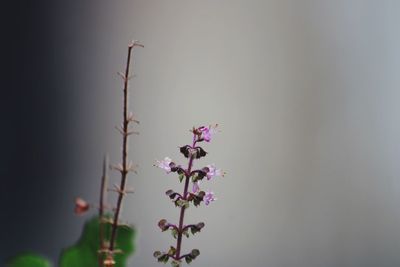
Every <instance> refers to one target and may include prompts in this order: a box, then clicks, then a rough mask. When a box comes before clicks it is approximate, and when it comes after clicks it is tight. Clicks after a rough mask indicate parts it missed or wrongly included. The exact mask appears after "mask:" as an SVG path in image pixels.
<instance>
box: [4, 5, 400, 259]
mask: <svg viewBox="0 0 400 267" xmlns="http://www.w3.org/2000/svg"><path fill="white" fill-rule="evenodd" d="M46 8H47V9H45V10H46V11H41V10H39V9H38V10H36V9H34V8H32V10H33V11H32V14H35V16H37V17H40V14H42V13H45V14H47V17H45V19H43V25H45V26H46V31H45V32H46V34H47V35H48V36H50V37H48V36H47V37H43V39H41V40H43V42H44V43H45V44H47V46H45V48H43V46H41V48H39V51H42V53H43V54H45V55H46V61H45V62H41V63H40V58H38V59H36V60H34V56H33V55H29V56H30V57H31V58H32V59H33V60H32V61H33V62H39V63H37V65H38V66H39V69H40V66H41V64H44V65H45V66H46V68H47V69H48V70H49V76H46V75H45V72H44V71H43V73H42V75H43V80H40V79H38V78H37V76H35V75H34V74H31V75H32V77H36V78H35V86H36V87H37V88H38V89H37V90H39V91H38V92H40V85H41V84H47V87H45V88H47V91H46V92H53V94H54V95H52V94H50V95H49V94H48V93H46V94H43V98H41V97H37V99H36V98H33V99H32V100H34V101H37V102H38V103H41V104H35V105H34V107H35V108H36V109H34V111H35V112H36V113H34V114H38V115H37V117H38V118H37V121H39V122H41V124H43V125H38V124H34V123H32V125H31V126H32V127H33V131H34V132H35V133H36V134H37V135H38V137H37V138H35V139H33V140H32V142H36V143H37V145H36V146H37V147H36V146H34V145H32V147H28V148H27V151H28V152H29V151H31V152H32V151H41V154H39V157H37V155H36V154H35V153H33V152H32V153H30V154H29V153H28V155H26V156H25V160H26V161H27V162H31V164H33V163H32V162H34V163H35V166H37V167H36V169H33V170H31V171H32V172H33V174H34V175H37V179H35V180H34V181H32V180H31V179H28V178H23V179H19V180H18V182H13V183H14V184H12V185H13V188H14V189H9V188H8V189H7V192H5V193H4V194H2V195H3V197H4V198H5V200H4V201H5V202H6V203H14V204H8V205H5V204H3V205H5V206H6V208H7V209H6V213H5V214H3V215H2V216H3V218H2V219H5V218H7V220H6V221H7V222H4V223H5V225H7V227H8V228H9V229H11V230H13V231H16V232H18V233H17V234H15V236H13V237H12V236H10V235H8V233H6V234H5V233H3V235H5V236H4V238H5V240H7V242H8V245H7V246H5V245H4V244H2V246H4V247H3V248H2V250H1V251H2V252H0V253H2V254H3V253H4V257H8V256H10V255H13V254H15V253H16V252H18V251H21V250H35V251H39V252H41V253H42V254H44V255H47V256H49V257H51V258H52V259H54V260H55V259H56V258H57V256H58V253H59V251H60V248H62V247H66V246H69V245H70V244H72V243H73V242H74V241H75V240H76V239H77V238H78V236H79V233H80V230H81V226H82V224H83V222H84V220H85V218H76V217H74V216H73V214H72V200H73V198H74V197H75V196H77V195H80V196H83V197H85V198H86V199H88V200H90V201H97V196H98V188H99V183H100V181H99V177H100V174H101V160H102V155H103V154H104V153H109V155H110V158H111V162H117V161H118V160H119V159H120V146H121V145H120V144H121V142H120V136H119V135H118V134H117V133H116V132H115V130H113V127H114V125H116V124H119V122H120V121H121V108H122V107H121V97H122V91H121V88H122V82H121V80H120V78H119V77H118V76H117V75H116V72H117V71H121V70H123V68H124V64H125V57H126V50H127V44H128V43H129V41H130V40H131V39H139V40H140V41H141V42H142V43H143V44H144V45H145V48H144V49H138V50H136V52H135V65H134V69H135V74H136V77H135V78H134V79H133V80H132V86H131V88H132V93H131V107H132V109H133V111H134V113H135V114H137V116H138V117H139V118H140V120H141V124H140V126H139V127H138V130H139V131H140V133H141V134H140V135H139V136H137V137H133V138H132V141H131V143H130V144H131V148H130V152H131V154H132V157H131V158H132V159H133V160H134V161H135V162H136V163H138V164H139V165H140V170H139V174H138V175H137V176H132V178H131V180H130V181H129V184H130V185H132V186H134V188H135V190H136V193H135V194H134V195H131V196H129V197H128V198H127V199H126V202H125V208H124V210H123V218H124V219H125V220H128V221H130V222H132V223H134V224H135V225H136V226H137V228H138V229H139V237H138V240H137V243H138V251H137V253H136V254H135V256H134V257H133V258H132V259H131V261H130V263H131V264H130V266H158V264H157V263H156V262H155V259H154V258H153V257H152V253H153V251H154V250H158V249H161V250H162V249H167V248H168V246H169V244H173V239H172V238H171V237H170V235H168V234H166V233H160V231H159V230H158V228H157V226H156V223H157V222H158V220H159V219H161V218H166V219H168V220H171V221H174V220H177V218H178V214H179V211H178V210H177V209H175V208H174V207H173V205H172V204H171V203H169V201H168V199H167V198H166V197H165V195H164V192H165V191H166V190H167V189H169V188H176V189H178V188H180V186H179V184H178V183H177V182H176V179H174V177H173V175H170V176H167V175H165V174H164V173H163V172H162V171H160V170H159V169H156V168H154V167H152V164H153V163H154V162H155V159H162V158H164V156H170V157H171V158H173V159H174V160H176V161H178V162H182V163H183V162H185V161H184V159H183V158H182V157H181V155H180V154H179V152H178V149H177V146H179V145H183V144H186V143H189V142H190V139H191V136H190V133H189V132H188V130H189V129H190V128H191V127H192V126H194V125H202V124H208V123H219V124H220V126H221V127H220V128H221V133H219V134H218V135H217V136H215V139H214V140H213V142H212V143H210V144H207V145H206V146H205V149H206V150H207V151H208V152H209V155H208V157H206V158H205V159H204V160H201V162H198V163H197V165H196V166H199V167H201V166H202V165H204V164H208V163H216V164H217V166H219V167H221V168H223V169H224V170H226V171H227V172H228V174H227V176H226V177H224V178H222V179H215V180H214V181H212V182H210V183H209V184H207V185H206V186H205V188H206V189H208V188H210V189H212V190H213V191H214V192H215V193H216V194H217V197H218V201H216V202H214V203H212V205H210V206H209V207H204V206H202V207H200V208H197V209H194V208H192V209H190V210H189V211H188V212H187V216H186V220H187V222H197V221H200V220H204V221H205V222H206V227H205V228H204V230H203V231H202V232H201V234H199V235H198V236H196V237H194V238H191V239H189V240H186V239H185V240H184V244H183V247H184V249H187V250H189V249H191V248H194V247H196V248H198V249H200V251H201V253H202V254H201V256H200V257H199V258H198V259H196V260H195V261H194V262H193V263H192V264H191V266H193V267H196V266H219V267H225V266H226V267H227V266H248V267H265V266H266V267H286V266H287V267H290V266H293V267H303V266H304V267H314V266H315V267H317V266H318V267H339V266H340V267H346V266H348V267H357V266H363V267H366V266H374V267H376V266H380V267H386V266H388V267H389V266H393V267H394V266H399V264H400V253H399V251H400V208H399V205H398V203H400V178H399V175H400V164H399V162H398V161H399V160H400V141H399V140H400V139H399V138H400V116H399V113H400V105H399V100H400V90H399V85H400V76H399V75H398V70H399V69H400V68H399V67H400V50H399V47H400V38H399V37H398V36H399V27H398V25H399V23H400V18H399V16H398V14H399V12H400V4H399V2H397V1H234V0H232V1H211V0H205V1H178V0H173V1H156V0H147V1H84V2H81V1H70V2H61V1H56V3H55V4H52V6H50V7H48V6H46ZM35 16H34V17H35ZM28 21H29V20H28ZM39 25H41V24H39V23H38V24H37V25H36V27H35V30H36V31H37V32H41V31H40V27H39ZM34 39H35V37H32V39H29V40H31V42H33V41H32V40H34ZM49 40H50V43H49ZM39 44H40V43H39ZM47 48H48V49H47ZM35 64H36V63H35ZM35 64H32V66H36V65H35ZM26 72H34V67H32V69H28V70H26ZM54 75H55V76H54ZM40 77H42V76H40ZM45 77H47V78H45ZM48 77H50V78H48ZM48 79H50V81H51V83H50V85H49V83H48V82H49V80H48ZM24 85H26V86H28V88H29V82H28V81H27V82H26V83H25V84H24ZM26 86H25V87H26ZM54 92H56V93H54ZM36 94H40V93H36ZM39 96H41V95H39ZM15 99H17V97H16V98H15ZM18 99H19V98H18ZM35 103H36V102H35ZM43 103H44V104H43ZM46 103H47V104H48V105H50V104H49V103H51V106H46ZM29 105H33V104H32V103H30V104H29V103H28V106H29ZM42 105H44V107H42ZM39 106H40V108H39ZM22 108H23V107H22ZM38 110H40V111H41V112H38ZM50 114H52V115H50ZM21 116H22V115H21ZM52 116H53V117H52ZM42 126H48V127H50V128H51V129H53V131H51V132H50V133H49V132H45V131H44V130H42V128H41V127H42ZM21 127H22V126H21ZM23 127H25V126H23ZM22 129H25V128H22ZM15 131H17V130H15ZM18 132H19V131H18ZM10 138H14V139H12V140H14V141H15V140H17V138H16V137H15V136H13V137H10ZM49 138H50V139H49ZM29 140H30V139H28V141H29ZM28 141H27V144H28V145H29V144H32V142H28ZM49 142H54V146H53V145H49ZM15 143H18V144H19V145H20V146H21V147H22V146H23V145H22V144H21V143H20V142H17V141H15ZM41 144H45V147H46V148H47V147H48V149H44V148H43V147H42V146H41ZM24 147H25V146H24ZM14 148H15V146H14V147H13V146H11V145H10V147H9V148H8V150H7V151H14ZM37 149H39V150H37ZM45 155H47V157H48V159H46V158H43V157H45ZM40 156H42V157H40ZM19 159H20V157H19V156H15V158H11V159H9V161H12V163H9V164H14V165H17V163H16V162H17V161H18V163H19ZM48 160H50V163H51V164H47V162H46V161H48ZM14 165H12V166H14ZM8 166H11V165H8ZM6 173H7V174H10V173H12V174H14V175H16V174H15V172H13V171H10V170H9V171H8V172H6ZM117 181H118V176H117V175H114V176H113V178H112V182H117ZM11 183H12V182H10V184H11ZM21 188H22V189H21ZM13 192H14V193H13ZM21 194H22V195H21ZM24 194H26V195H25V197H24ZM27 198H29V201H27ZM21 199H22V200H21ZM12 201H13V202H12ZM26 202H30V204H29V203H28V204H27V203H26ZM3 203H4V202H3ZM10 205H11V207H10ZM12 205H14V206H12ZM27 205H28V206H27ZM13 207H14V208H13ZM3 221H4V220H3ZM27 225H28V226H27ZM29 225H30V226H29ZM32 225H33V226H34V227H31V226H32ZM60 229H62V230H60ZM1 239H2V240H4V239H3V238H1ZM2 243H4V242H2Z"/></svg>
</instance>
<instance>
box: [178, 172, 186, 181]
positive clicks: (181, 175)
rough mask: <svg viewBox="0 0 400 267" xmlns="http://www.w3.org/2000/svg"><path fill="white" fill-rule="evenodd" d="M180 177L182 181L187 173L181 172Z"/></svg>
mask: <svg viewBox="0 0 400 267" xmlns="http://www.w3.org/2000/svg"><path fill="white" fill-rule="evenodd" d="M178 178H179V182H181V183H182V181H183V179H184V178H185V174H183V173H181V174H179V177H178Z"/></svg>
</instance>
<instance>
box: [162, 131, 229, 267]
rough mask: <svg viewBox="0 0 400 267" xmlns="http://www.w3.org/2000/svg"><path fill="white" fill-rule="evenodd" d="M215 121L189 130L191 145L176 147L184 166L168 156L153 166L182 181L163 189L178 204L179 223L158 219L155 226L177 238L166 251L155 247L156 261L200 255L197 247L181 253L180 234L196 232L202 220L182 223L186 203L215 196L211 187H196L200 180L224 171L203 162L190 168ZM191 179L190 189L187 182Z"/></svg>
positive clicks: (207, 200) (201, 154)
mask: <svg viewBox="0 0 400 267" xmlns="http://www.w3.org/2000/svg"><path fill="white" fill-rule="evenodd" d="M217 126H218V125H210V126H201V127H198V128H194V127H193V129H192V130H191V132H192V133H193V140H192V144H191V145H184V146H182V147H180V149H179V150H180V152H181V153H182V154H183V155H184V156H185V158H187V159H188V164H187V167H186V168H185V167H182V166H181V165H177V164H176V163H175V162H173V161H172V160H171V159H170V158H169V157H165V158H164V160H160V161H157V163H156V164H155V166H156V167H159V168H161V169H163V170H165V171H166V173H167V174H169V173H171V172H174V173H177V174H178V178H179V181H180V182H181V183H182V182H184V188H183V193H178V192H175V191H174V190H172V189H170V190H168V191H167V192H166V195H167V196H168V197H169V198H170V199H171V200H172V202H173V203H174V204H175V206H176V207H179V208H180V216H179V223H178V224H173V223H169V222H167V220H165V219H162V220H160V221H159V222H158V226H159V227H160V228H161V231H163V232H164V231H167V230H170V231H171V234H172V236H173V237H174V238H175V239H176V240H177V241H176V247H174V246H171V247H170V248H169V250H168V251H167V252H161V251H156V252H154V257H156V258H157V260H158V261H159V262H163V263H167V262H168V261H169V259H170V258H171V265H172V266H173V267H178V266H181V262H182V260H183V259H185V261H186V263H188V264H189V263H190V262H192V260H194V259H195V258H196V257H197V256H199V255H200V251H199V250H198V249H192V250H191V251H190V252H189V253H186V254H182V253H181V247H182V236H186V237H189V236H190V234H189V232H190V233H191V234H192V235H194V234H196V233H197V232H200V231H201V229H202V228H203V227H204V225H205V224H204V222H199V223H197V224H187V225H184V216H185V211H186V209H188V208H189V206H190V203H192V204H193V205H194V206H196V207H197V206H199V205H200V204H201V202H204V204H205V205H206V206H208V205H209V204H210V203H211V202H213V201H215V200H216V197H215V195H214V193H213V192H212V191H209V190H207V191H203V190H201V189H200V184H201V183H202V181H203V180H204V178H205V180H207V181H210V180H212V179H213V178H214V177H218V176H219V177H222V176H224V174H225V172H223V171H222V170H220V169H217V168H216V167H215V165H214V164H211V165H207V166H205V167H203V168H201V169H194V168H193V162H194V160H196V159H200V158H202V157H205V156H206V155H207V152H206V151H205V150H204V149H203V148H202V147H201V146H199V145H198V143H201V142H203V141H205V142H210V141H211V139H212V136H213V135H214V134H215V133H216V128H217ZM190 183H192V187H191V190H190V187H189V184H190Z"/></svg>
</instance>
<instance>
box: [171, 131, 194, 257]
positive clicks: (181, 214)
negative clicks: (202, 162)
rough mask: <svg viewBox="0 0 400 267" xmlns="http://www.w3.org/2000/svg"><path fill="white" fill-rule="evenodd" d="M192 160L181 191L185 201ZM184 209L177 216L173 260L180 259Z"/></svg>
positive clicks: (191, 158) (191, 157)
mask: <svg viewBox="0 0 400 267" xmlns="http://www.w3.org/2000/svg"><path fill="white" fill-rule="evenodd" d="M195 145H196V137H195V136H193V144H192V147H194V146H195ZM193 160H194V156H193V155H191V156H190V159H189V164H188V168H187V171H186V173H185V176H186V179H185V187H184V189H183V200H186V199H187V194H188V188H189V181H190V173H191V171H192V166H193ZM185 209H186V208H185V206H183V207H181V212H180V216H179V226H178V238H177V241H176V254H175V258H176V259H179V258H180V253H181V245H182V232H183V220H184V217H185Z"/></svg>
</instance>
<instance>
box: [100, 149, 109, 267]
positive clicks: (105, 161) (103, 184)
mask: <svg viewBox="0 0 400 267" xmlns="http://www.w3.org/2000/svg"><path fill="white" fill-rule="evenodd" d="M108 165H109V163H108V157H107V156H105V157H104V159H103V175H102V177H101V187H100V203H99V240H100V246H99V248H100V253H99V266H100V267H102V266H103V258H104V257H103V256H104V255H103V250H104V248H105V247H104V245H105V242H104V208H105V206H106V202H107V184H108V172H107V170H108Z"/></svg>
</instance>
